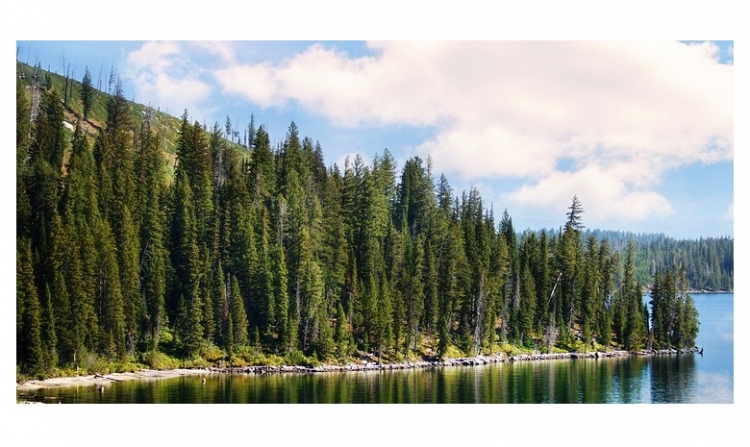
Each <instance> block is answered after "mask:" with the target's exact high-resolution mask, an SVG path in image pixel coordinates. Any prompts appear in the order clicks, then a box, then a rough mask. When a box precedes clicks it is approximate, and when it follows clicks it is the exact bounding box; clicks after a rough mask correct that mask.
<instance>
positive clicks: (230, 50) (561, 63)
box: [0, 0, 750, 445]
mask: <svg viewBox="0 0 750 447" xmlns="http://www.w3.org/2000/svg"><path fill="white" fill-rule="evenodd" d="M412 3H414V4H412ZM741 5H742V3H741V2H735V1H729V0H714V1H712V2H696V1H688V2H685V1H684V0H682V1H679V2H678V1H672V0H662V1H659V2H653V1H646V0H630V1H628V2H601V1H599V0H585V1H584V0H568V1H565V2H557V1H538V0H530V1H527V2H502V1H499V0H493V1H484V0H481V1H480V0H464V1H462V2H455V1H453V2H446V1H441V0H437V1H435V2H431V3H430V6H429V7H427V6H425V4H424V3H423V2H411V3H410V2H404V1H395V0H381V1H379V2H367V3H365V2H342V1H337V0H319V1H316V2H299V1H291V0H275V1H273V2H233V1H228V2H222V3H221V4H215V5H214V4H211V3H207V2H190V1H187V2H184V1H183V2H180V3H179V6H177V5H175V4H173V3H172V2H154V1H153V0H152V1H144V0H130V1H128V2H127V3H126V4H122V5H120V7H119V8H118V9H116V10H115V9H112V8H107V7H106V4H104V3H102V2H93V1H90V0H79V1H78V2H75V3H71V4H64V3H60V2H53V1H49V0H38V1H36V2H34V4H33V8H34V11H33V20H30V19H29V17H32V15H31V14H26V15H23V16H22V17H20V18H19V17H18V16H17V15H14V14H6V15H4V17H3V18H0V21H2V22H3V23H2V24H3V26H2V29H3V30H4V34H3V35H4V37H6V39H4V40H2V45H3V46H2V48H4V49H5V51H6V53H5V54H6V57H5V58H4V59H3V60H4V62H5V63H7V64H8V65H7V66H6V70H4V71H3V73H5V74H6V75H7V78H6V82H9V83H13V82H14V80H13V79H12V78H10V73H13V67H12V66H11V65H10V64H11V62H10V60H11V59H10V54H11V52H12V53H13V54H14V55H16V56H17V57H18V58H19V59H21V60H23V59H24V58H25V57H30V58H31V59H32V60H35V59H36V58H39V59H40V61H41V62H42V63H43V65H45V66H47V65H49V66H50V67H53V66H55V65H56V66H58V67H61V66H62V63H61V62H62V60H61V59H62V54H65V57H66V60H67V59H70V60H71V61H72V60H75V61H76V62H75V64H76V73H77V77H78V78H79V79H80V77H82V75H83V69H84V68H85V66H89V69H90V70H91V72H92V75H93V76H94V79H96V77H97V76H98V73H99V69H100V68H101V67H104V71H105V72H106V71H107V70H108V68H109V67H110V66H114V67H116V69H117V70H118V72H119V74H120V76H121V78H122V80H123V85H124V86H125V91H126V95H127V96H128V97H130V98H133V97H134V98H135V99H136V100H137V101H139V102H144V103H148V102H151V103H152V104H153V105H155V106H158V107H160V108H161V109H162V110H168V111H170V113H174V114H175V115H178V116H179V115H180V114H181V113H182V110H183V109H184V108H188V111H189V114H190V116H191V117H192V118H193V119H196V120H198V121H200V122H203V121H205V122H206V123H207V124H208V125H212V124H213V122H215V121H218V122H219V124H220V125H223V124H224V122H225V120H226V116H227V115H228V114H229V115H230V118H231V119H232V120H233V122H234V121H235V120H236V122H237V123H238V127H239V126H244V125H246V124H247V122H248V120H249V116H250V114H251V113H252V114H254V115H255V118H256V122H257V123H263V124H264V125H265V126H266V128H267V130H268V131H269V133H270V136H271V139H272V141H276V142H280V141H282V140H283V139H284V135H285V133H286V131H287V129H288V126H289V123H290V122H291V121H292V120H294V121H295V123H296V124H297V125H298V127H299V130H300V133H301V135H302V136H309V137H310V138H312V139H313V140H317V141H319V142H320V144H321V147H322V148H323V151H324V153H325V159H326V162H327V163H329V164H330V163H338V164H339V165H343V160H344V159H345V157H346V154H352V153H361V154H362V156H363V157H364V158H365V159H366V160H367V161H371V160H372V157H374V154H376V153H382V151H383V149H384V148H388V149H389V151H390V152H391V153H392V154H393V155H394V157H397V158H398V159H399V161H400V165H401V166H403V161H404V160H405V159H407V158H408V157H411V156H414V155H419V156H424V155H425V154H427V153H430V154H431V155H432V158H433V163H434V171H435V172H436V173H441V172H442V173H445V174H446V176H447V177H448V179H449V181H450V183H451V186H452V187H453V189H454V191H456V192H457V193H460V192H461V191H463V190H467V189H468V188H469V187H471V186H472V185H474V186H475V187H477V188H478V189H479V190H480V192H481V194H482V197H483V199H484V200H485V201H488V202H492V204H493V206H494V209H495V211H496V215H498V214H499V213H500V212H502V210H503V209H507V210H508V212H509V213H510V215H511V217H512V218H513V222H514V227H515V228H516V229H518V230H523V229H525V228H532V229H539V228H543V227H548V228H558V227H559V226H560V225H562V223H563V222H564V220H565V212H566V211H567V206H569V204H570V201H571V198H572V196H573V194H577V195H578V197H579V199H580V200H581V202H582V204H583V207H584V210H585V213H584V215H583V220H584V224H585V225H586V226H587V227H589V228H603V229H622V230H629V231H636V232H663V233H665V234H667V235H670V236H674V237H691V238H692V237H700V236H722V235H734V225H733V220H732V217H731V216H732V214H735V216H736V221H737V222H738V225H737V227H738V228H742V227H743V225H742V224H741V222H742V221H744V219H743V216H744V214H743V212H744V209H745V208H746V206H745V205H744V204H743V201H742V200H737V205H738V206H737V212H736V213H734V202H735V200H734V195H733V187H732V185H733V184H734V183H736V184H737V185H738V186H737V187H736V188H734V189H736V190H737V192H738V196H739V197H742V192H743V191H744V190H743V188H742V185H743V184H744V182H745V179H744V178H743V177H742V176H741V175H740V176H737V177H734V175H733V172H734V169H733V168H734V166H735V161H736V162H737V167H738V168H737V170H738V172H740V167H742V166H745V164H743V162H744V161H745V158H744V157H746V156H745V155H744V154H743V153H742V151H739V152H738V153H737V154H736V155H737V159H736V160H735V154H734V140H735V139H736V140H737V142H738V144H739V145H742V143H743V142H744V143H745V145H747V141H748V140H747V129H746V127H747V126H745V127H743V126H737V127H736V128H733V122H734V120H737V122H747V102H748V98H750V91H748V88H747V87H748V80H750V73H748V72H747V63H746V61H747V56H748V48H750V46H748V42H749V41H748V39H747V31H745V30H747V20H746V19H744V18H745V17H746V14H744V13H743V10H742V8H740V6H741ZM686 39H691V40H697V41H698V42H700V44H699V45H686V44H684V43H680V42H685V41H686ZM82 41H85V42H82ZM152 41H155V42H157V43H150V44H149V43H148V42H152ZM217 41H218V42H219V43H216V42H217ZM441 41H451V42H450V43H451V44H449V45H442V46H441V45H436V43H438V42H441ZM165 42H166V43H165ZM205 42H214V43H213V44H211V45H207V44H205ZM315 42H317V43H318V45H315ZM378 42H379V43H378ZM398 42H405V43H410V45H400V46H399V45H397V43H398ZM483 42H484V44H482V43H483ZM627 42H631V43H632V45H626V44H625V43H627ZM719 42H732V43H731V44H728V43H719ZM417 47H421V48H417ZM730 48H731V50H730ZM735 52H736V55H737V64H736V65H735V64H734V55H735ZM159 55H160V56H159ZM742 56H745V57H744V58H743V57H742ZM730 61H731V62H730ZM743 62H744V64H743ZM735 70H737V74H736V76H735V75H734V71H735ZM58 71H60V72H62V68H58ZM735 78H736V79H735ZM261 86H263V87H261ZM436 92H437V93H439V94H436ZM12 93H13V90H12V87H9V88H6V89H3V91H2V94H4V95H5V96H4V97H3V99H4V101H2V104H3V106H4V107H5V108H4V110H5V116H6V120H10V119H12V117H13V116H14V114H15V110H14V109H13V108H12V106H11V105H12V104H14V99H13V97H12ZM733 101H734V102H733ZM733 111H734V112H739V113H738V114H737V115H733ZM743 120H744V121H743ZM6 134H7V133H6ZM5 136H6V138H7V141H6V147H13V146H12V145H13V142H12V136H8V135H5ZM714 136H715V137H717V138H715V139H714V138H713V137H714ZM3 153H4V154H5V155H6V156H7V157H8V160H6V163H3V164H2V166H0V167H4V168H5V169H12V168H8V167H9V166H13V163H12V161H11V160H10V157H11V156H12V152H9V151H6V152H3ZM3 174H4V175H3V176H0V178H2V179H3V180H5V181H6V182H7V183H6V186H5V188H4V190H5V191H12V190H13V185H11V182H12V181H13V178H14V175H13V173H12V172H10V173H8V172H4V173H3ZM7 219H8V221H7V222H5V223H6V227H7V228H12V225H14V224H15V223H14V219H15V218H14V216H9V217H8V218H7ZM10 219H13V222H11V221H10ZM9 233H10V232H9ZM2 242H4V243H5V246H2V247H0V252H2V253H3V254H5V258H3V261H4V265H5V267H6V268H7V269H8V271H10V269H11V268H12V267H11V266H12V264H13V262H14V258H13V250H14V244H15V239H14V238H12V237H7V238H4V239H3V240H2ZM736 242H737V244H736V246H737V247H738V250H737V251H736V252H735V265H736V270H737V271H739V272H743V271H744V270H743V267H744V265H745V263H744V262H743V261H744V259H745V258H744V253H746V251H745V250H744V248H745V246H744V245H743V243H744V239H743V238H742V233H741V232H740V233H739V234H738V235H737V238H736ZM2 278H8V279H2V281H3V283H2V286H3V290H6V291H7V293H8V295H10V294H12V293H13V292H12V288H13V287H14V284H13V281H12V276H11V275H5V276H4V277H2ZM746 289H747V288H746V287H745V282H744V276H743V275H742V274H739V275H736V278H735V291H736V292H737V293H739V294H740V295H741V294H743V293H744V290H746ZM745 302H746V301H745V300H742V299H739V300H736V301H735V310H736V312H735V315H736V316H737V318H738V320H741V319H742V318H743V317H742V316H743V315H748V312H747V309H746V307H747V305H746V304H745ZM5 303H6V306H12V303H11V300H5ZM4 310H5V312H3V314H4V315H6V318H8V319H10V318H12V315H13V314H14V311H13V310H11V309H4ZM4 327H5V329H6V332H5V333H4V334H3V336H4V338H3V339H4V340H5V341H6V343H5V344H4V348H5V349H6V350H9V351H12V350H13V347H12V346H8V345H9V344H10V342H9V340H12V339H13V336H14V335H13V334H12V333H10V331H12V327H13V324H12V323H11V322H10V321H6V324H5V325H4ZM746 327H748V325H743V324H736V325H735V339H736V340H737V341H738V343H737V345H738V346H743V342H742V340H745V341H747V331H746V329H745V328H746ZM4 354H5V355H4V356H3V357H4V358H5V359H6V361H8V363H10V361H11V360H10V359H11V358H12V353H11V352H7V353H5V351H4ZM743 358H744V357H742V356H738V357H737V358H736V359H735V360H736V361H735V375H734V377H735V404H733V405H728V406H720V407H713V408H712V409H711V411H710V412H706V411H705V410H706V408H705V407H704V406H700V405H698V406H696V405H692V406H674V407H670V409H669V413H668V414H667V413H664V408H663V407H661V406H649V405H636V406H617V405H614V406H575V407H568V406H566V407H564V408H563V407H556V406H520V407H517V406H514V407H513V410H512V411H506V410H507V409H508V408H507V407H505V406H450V405H449V406H437V405H436V406H420V407H419V408H415V407H411V406H410V407H408V409H407V407H401V406H389V405H383V406H369V407H367V408H356V409H355V408H354V407H350V406H325V407H317V406H316V407H315V408H314V409H311V408H310V407H302V406H283V405H278V406H263V407H253V406H242V407H241V408H238V407H237V406H205V405H199V406H177V407H171V406H170V408H169V414H167V413H165V412H164V408H163V407H160V406H139V407H138V409H137V411H138V413H137V414H135V412H134V411H133V410H132V408H133V407H128V406H112V407H107V408H102V407H98V406H97V407H85V406H83V407H81V406H75V407H74V408H72V409H68V410H67V411H66V412H56V416H55V417H52V418H47V419H46V420H45V427H46V428H47V429H48V430H49V431H50V432H55V431H59V432H61V433H62V432H65V431H66V430H69V427H70V426H73V425H72V424H75V423H80V421H81V420H89V421H91V420H97V421H98V419H97V418H102V419H101V422H104V421H112V420H118V421H119V420H122V418H125V419H130V421H132V422H133V423H134V424H135V423H137V424H138V427H139V433H143V434H146V435H147V436H149V437H151V439H159V438H163V439H164V440H167V439H169V440H170V441H172V442H174V440H175V439H184V440H190V441H191V443H195V442H200V441H207V442H210V441H214V442H215V439H214V438H215V437H216V435H217V434H218V433H219V431H221V432H222V433H224V432H226V433H229V434H232V435H234V438H235V439H246V438H247V437H248V436H251V437H252V439H253V440H258V439H265V440H269V441H277V442H278V441H279V440H282V439H283V440H290V439H292V440H299V441H305V442H309V440H310V437H311V436H313V435H315V434H321V435H322V436H325V437H326V443H327V444H338V445H344V444H346V445H349V444H351V441H352V440H354V439H356V442H357V443H358V444H365V445H375V444H376V443H377V444H382V442H383V441H385V442H388V441H389V440H392V439H394V435H395V436H397V437H398V438H399V439H400V440H404V441H405V442H406V443H407V444H409V443H412V442H420V443H424V442H425V440H427V441H428V442H429V440H431V439H435V440H438V439H439V440H440V441H441V444H446V443H447V444H454V443H460V442H466V439H467V438H466V436H467V434H469V432H467V431H466V430H465V429H462V428H461V427H464V426H465V425H466V424H464V422H465V421H471V422H470V425H471V426H472V427H476V428H479V429H478V430H473V431H471V434H470V436H471V437H472V438H473V439H476V438H477V437H479V438H486V439H487V440H492V441H497V440H498V437H499V439H500V441H502V442H513V441H524V442H528V435H529V433H533V436H534V437H535V439H537V440H540V441H541V442H544V441H545V440H546V441H554V442H559V435H560V433H567V432H569V430H570V427H571V426H579V427H585V428H584V430H586V432H587V433H589V434H593V436H595V437H596V436H600V437H606V438H604V439H610V440H614V439H612V438H611V436H612V431H611V430H612V422H613V421H618V423H619V422H624V423H625V424H632V425H633V426H638V427H640V428H639V432H641V433H644V434H645V435H646V436H647V437H649V439H652V440H660V439H663V440H664V441H667V440H669V441H671V442H674V441H675V438H677V439H683V438H684V439H685V440H688V439H690V441H691V443H693V444H695V443H708V442H715V436H716V433H717V432H719V433H726V434H727V439H729V437H731V433H733V432H735V431H737V432H738V430H739V429H740V428H741V420H740V414H741V412H740V410H741V408H742V407H743V406H746V405H747V402H748V400H747V391H748V388H747V384H746V381H743V377H750V376H748V375H747V374H746V372H747V371H746V366H747V365H746V361H743ZM2 370H3V371H5V373H6V377H5V379H6V380H5V382H6V383H10V381H11V380H12V378H11V377H9V376H11V375H12V372H11V371H12V370H13V367H12V366H11V365H6V367H5V368H3V369H2ZM5 389H6V392H7V393H8V396H7V402H12V397H11V396H10V393H11V391H10V390H11V388H10V387H6V388H5ZM28 407H40V406H28ZM21 410H24V411H21ZM352 410H355V411H352ZM31 411H33V409H26V408H18V406H17V405H16V406H15V407H14V409H13V414H14V415H17V416H15V419H14V420H13V421H12V423H13V426H14V427H16V429H17V431H19V432H28V431H30V430H38V429H39V426H38V422H37V421H38V418H37V417H35V416H36V414H34V415H31V414H26V412H31ZM407 411H408V413H407ZM212 416H215V417H214V418H212ZM363 416H365V417H367V419H366V420H367V421H368V423H367V424H365V426H363V424H362V417H363ZM171 417H179V418H180V419H179V420H180V421H182V424H179V425H180V428H179V429H177V430H174V429H171V428H169V429H167V430H164V422H165V421H167V420H175V419H170V418H171ZM105 418H106V419H105ZM656 418H658V419H659V420H664V419H665V418H666V419H668V420H667V421H666V422H667V425H669V426H675V423H676V424H677V425H679V424H680V423H683V425H684V422H686V421H688V425H689V424H690V422H689V421H695V420H701V422H702V425H704V426H711V427H712V430H699V431H697V432H696V431H695V430H690V429H689V428H686V429H685V430H672V429H664V428H663V427H661V426H659V424H648V423H646V424H644V421H648V420H650V419H651V420H656ZM540 420H544V421H545V422H544V426H545V430H541V431H540V430H538V424H537V423H536V422H534V421H537V422H538V421H540ZM212 421H213V423H212ZM215 421H221V425H222V428H221V429H220V430H217V428H218V427H216V425H217V423H216V422H215ZM280 421H293V424H294V427H295V429H294V430H289V429H288V426H287V425H286V423H285V422H280ZM330 421H344V423H341V424H336V427H335V428H333V427H332V426H331V422H330ZM498 421H501V423H500V424H498ZM531 424H535V425H531ZM207 425H208V426H209V429H208V430H206V429H205V428H206V426H207ZM110 426H111V425H110V424H106V423H104V424H98V425H94V424H88V425H87V428H86V433H87V434H88V433H90V432H91V431H95V432H101V434H103V435H105V436H107V435H108V434H109V433H108V431H109V430H111V429H110ZM97 427H98V428H97ZM225 427H226V428H225ZM321 427H325V428H326V430H325V432H324V433H323V432H321ZM329 427H331V429H330V430H329V429H328V428H329ZM686 427H687V426H686ZM57 429H59V430H57ZM498 429H499V430H498ZM738 433H739V432H738ZM107 439H108V442H110V443H112V444H113V445H117V444H121V445H127V444H131V443H132V438H131V437H127V436H125V437H121V438H112V437H111V436H107ZM410 441H411V442H410ZM614 441H615V442H616V440H614Z"/></svg>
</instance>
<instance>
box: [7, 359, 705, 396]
mask: <svg viewBox="0 0 750 447" xmlns="http://www.w3.org/2000/svg"><path fill="white" fill-rule="evenodd" d="M697 352H699V351H698V348H692V349H682V350H675V349H664V350H658V351H657V350H651V351H646V350H643V351H637V352H628V351H608V352H586V353H581V352H570V353H557V354H541V353H537V354H520V355H514V356H506V355H504V354H498V355H493V356H478V357H464V358H452V359H443V360H439V359H429V360H423V361H418V362H401V363H378V362H375V361H371V360H369V359H368V360H362V361H361V362H360V363H349V364H346V365H320V366H315V367H310V366H247V367H228V368H216V367H208V368H197V369H173V370H141V371H135V372H125V373H112V374H105V375H100V374H94V375H87V376H76V377H59V378H54V379H46V380H31V381H28V382H25V383H22V384H16V390H17V391H18V392H21V393H25V392H29V391H34V390H38V389H41V388H55V387H71V386H72V387H75V386H97V387H103V386H106V385H107V384H111V383H113V382H122V381H126V380H157V379H169V378H175V377H180V376H196V375H197V376H202V375H209V374H284V373H297V374H311V373H324V372H352V371H394V370H406V369H415V368H444V367H452V366H479V365H487V364H493V363H505V362H508V363H512V362H529V361H539V360H568V359H584V358H595V359H598V358H610V357H624V356H628V355H644V356H645V355H673V354H685V353H697Z"/></svg>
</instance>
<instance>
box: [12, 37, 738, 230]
mask: <svg viewBox="0 0 750 447" xmlns="http://www.w3.org/2000/svg"><path fill="white" fill-rule="evenodd" d="M733 50H734V45H733V42H732V41H689V42H688V41H677V40H662V39H659V40H639V41H607V40H586V41H576V40H563V41H560V40H558V41H531V40H515V41H509V40H505V41H504V40H494V41H445V40H428V41H424V40H421V41H414V40H394V41H331V40H324V41H312V40H300V41H238V40H229V41H228V40H223V41H201V40H190V41H186V40H157V41H111V40H110V41H107V40H98V41H90V40H86V41H66V40H19V41H18V42H17V57H18V59H19V60H21V61H24V62H29V63H31V64H36V63H37V62H38V63H40V64H41V65H42V66H43V67H44V68H49V69H51V70H52V71H54V72H57V73H60V74H63V73H64V72H65V68H64V67H65V65H68V66H69V67H71V69H72V70H74V77H75V78H77V79H78V80H80V79H81V78H82V77H83V74H84V72H85V69H86V68H88V69H89V71H90V72H91V75H92V78H93V80H94V83H95V85H98V84H99V82H100V80H101V85H102V86H104V88H106V85H107V78H108V75H109V73H110V72H114V73H116V74H117V75H118V76H119V77H120V79H121V81H122V85H123V89H124V91H125V95H126V96H127V97H128V98H129V99H134V100H135V101H137V102H139V103H143V104H151V105H152V106H154V107H158V108H159V109H160V110H162V111H166V112H168V113H170V114H172V115H175V116H180V115H182V113H183V111H184V110H187V111H188V114H189V116H190V118H191V120H195V121H199V122H201V123H205V124H207V125H208V126H209V127H211V126H212V125H213V124H214V123H219V125H220V126H222V127H223V126H224V125H225V123H226V119H227V117H229V119H230V121H231V123H232V125H233V127H234V128H235V129H237V130H238V131H239V135H240V138H242V137H243V135H244V129H246V128H247V126H248V123H249V121H250V117H251V114H252V115H253V116H254V118H255V123H256V125H260V124H262V125H264V126H265V127H266V130H267V131H268V132H269V134H270V137H271V140H272V143H273V142H276V143H280V142H282V141H283V140H284V138H285V135H286V132H287V130H288V127H289V124H290V123H291V122H292V121H294V122H295V123H296V124H297V127H298V128H299V131H300V134H301V136H307V137H310V138H311V139H312V140H313V141H318V142H319V143H320V144H321V147H322V148H323V152H324V156H325V161H326V163H327V164H328V165H329V166H330V165H332V164H333V163H336V164H337V165H338V166H339V167H340V168H343V167H344V165H345V162H346V161H345V160H346V158H347V157H349V158H350V160H353V158H354V156H355V155H357V154H359V155H360V156H362V157H363V159H364V160H365V161H366V162H368V163H369V162H371V161H372V160H373V158H374V157H375V156H376V155H378V154H381V155H382V153H383V151H384V150H385V149H388V150H389V151H390V152H391V154H392V155H393V156H394V157H395V158H396V160H397V161H398V162H399V165H398V166H399V168H400V167H402V166H403V165H404V162H405V161H406V160H407V159H408V158H410V157H413V156H419V157H421V158H423V159H427V158H428V157H430V158H431V160H432V163H433V173H434V176H435V179H436V180H437V178H438V177H439V175H440V174H445V175H446V177H447V178H448V180H449V182H450V184H451V186H452V187H453V189H454V192H455V193H456V194H457V195H460V194H461V193H462V192H463V191H468V190H469V188H471V187H474V188H477V190H478V191H479V192H480V194H481V196H482V198H483V199H484V201H485V202H486V203H487V204H488V205H491V206H492V207H493V209H494V210H495V212H496V213H497V215H498V216H499V215H500V213H502V211H503V210H507V211H508V212H509V214H510V216H511V218H512V219H513V222H514V226H515V227H516V228H517V229H519V230H523V229H526V228H531V229H533V230H538V229H541V228H559V227H561V226H562V225H563V224H564V222H565V213H566V211H567V208H568V207H569V206H570V204H571V203H572V198H573V196H574V195H575V196H577V197H578V198H579V200H580V201H581V203H582V204H583V208H584V216H583V223H584V225H586V227H588V228H592V229H593V228H598V229H606V230H620V231H632V232H635V233H643V232H645V233H664V234H666V235H667V236H672V237H677V238H698V237H707V236H710V237H719V236H733V207H734V195H733V187H734V181H733V171H734V137H733V130H734V129H733V118H734V110H733V102H734V89H733V86H734V66H733V63H734V51H733Z"/></svg>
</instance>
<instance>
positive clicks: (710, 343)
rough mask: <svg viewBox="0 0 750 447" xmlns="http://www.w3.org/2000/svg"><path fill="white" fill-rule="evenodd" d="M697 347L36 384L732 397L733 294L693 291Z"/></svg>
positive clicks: (402, 399)
mask: <svg viewBox="0 0 750 447" xmlns="http://www.w3.org/2000/svg"><path fill="white" fill-rule="evenodd" d="M693 298H694V299H695V303H696V307H697V308H698V312H699V314H700V321H701V327H700V333H699V335H698V339H697V344H698V346H702V347H704V355H703V356H700V355H697V354H682V355H670V356H646V357H639V356H629V357H626V358H613V359H599V360H595V359H578V360H555V361H536V362H516V363H502V364H495V365H484V366H479V367H450V368H436V369H424V370H407V371H382V372H378V371H369V372H351V373H318V374H302V375H270V376H261V375H243V374H237V375H207V376H206V383H205V384H204V383H203V382H202V378H200V377H180V378H175V379H160V380H144V381H128V382H120V383H113V384H112V385H110V386H107V388H106V389H105V390H104V392H103V393H99V392H98V391H97V390H96V389H95V387H93V386H86V387H77V388H65V389H50V390H43V391H38V392H37V394H43V395H45V396H50V397H56V398H57V399H50V400H49V401H54V402H57V401H58V400H59V401H61V402H62V403H733V401H734V341H733V333H734V320H733V309H734V305H733V300H734V295H733V294H695V295H693Z"/></svg>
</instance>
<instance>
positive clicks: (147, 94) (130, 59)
mask: <svg viewBox="0 0 750 447" xmlns="http://www.w3.org/2000/svg"><path fill="white" fill-rule="evenodd" d="M204 49H205V47H204ZM202 71H203V69H202V68H200V67H199V66H197V65H196V64H194V63H193V62H192V61H191V59H190V58H189V56H188V55H187V54H185V51H184V49H183V47H182V46H181V44H179V43H176V42H147V43H145V44H143V46H141V47H140V48H139V49H138V50H136V51H133V52H131V53H129V54H128V55H127V57H126V60H125V68H124V70H123V76H125V77H127V78H129V79H130V80H131V81H132V82H133V83H134V85H135V87H136V96H137V97H139V98H144V102H149V103H152V104H154V103H155V104H154V105H157V106H162V107H169V108H170V109H172V110H175V111H176V112H175V114H176V115H181V114H182V111H183V110H185V109H187V110H188V112H189V113H190V114H192V115H195V114H196V113H198V115H200V112H199V111H200V109H201V106H200V104H201V102H202V101H204V100H205V99H206V98H208V96H209V94H210V92H211V87H210V85H209V84H208V83H206V82H204V81H202V80H201V79H200V75H201V73H202Z"/></svg>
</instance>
